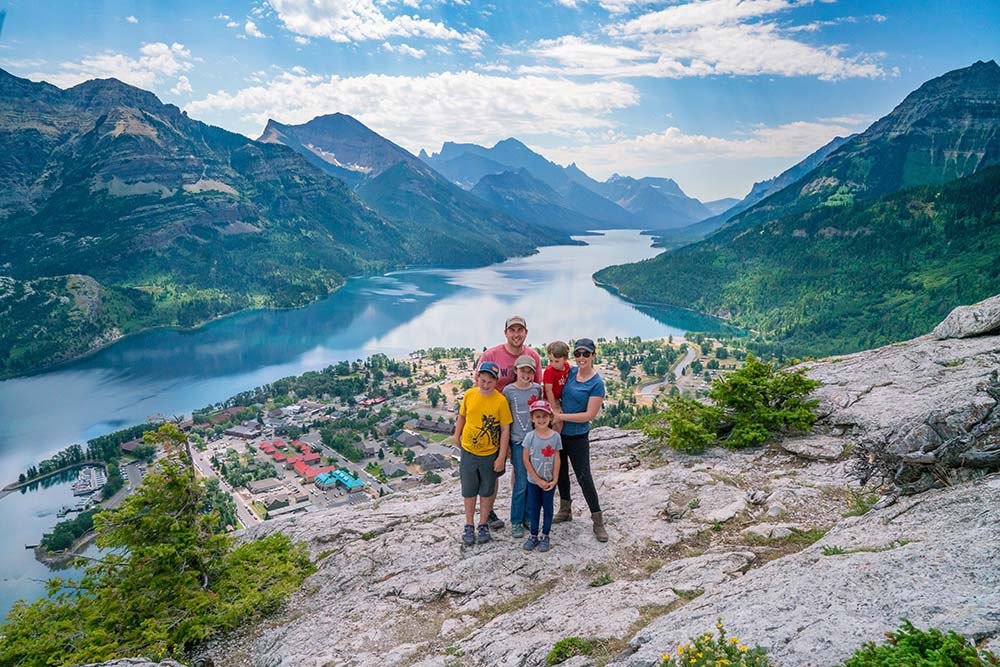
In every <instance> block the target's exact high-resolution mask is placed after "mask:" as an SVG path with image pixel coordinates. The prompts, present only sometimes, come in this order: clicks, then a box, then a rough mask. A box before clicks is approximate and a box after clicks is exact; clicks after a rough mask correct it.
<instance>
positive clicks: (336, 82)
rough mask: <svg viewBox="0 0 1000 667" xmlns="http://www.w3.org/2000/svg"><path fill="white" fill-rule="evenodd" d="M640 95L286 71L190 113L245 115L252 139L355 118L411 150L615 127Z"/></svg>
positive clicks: (471, 77) (504, 80)
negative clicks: (271, 127) (283, 127)
mask: <svg viewBox="0 0 1000 667" xmlns="http://www.w3.org/2000/svg"><path fill="white" fill-rule="evenodd" d="M638 102H639V94H638V91H637V90H636V89H635V88H634V87H633V86H631V85H628V84H625V83H622V82H614V81H604V82H593V83H577V82H573V81H568V80H565V79H546V78H541V77H520V78H508V77H500V76H493V75H489V74H483V73H479V72H469V71H463V72H444V73H440V74H431V75H427V76H386V75H380V74H368V75H365V76H357V77H339V76H321V75H316V74H312V75H305V76H303V75H297V74H294V73H291V72H283V73H281V74H279V75H277V76H275V77H274V78H272V79H271V80H269V81H268V82H267V83H266V84H263V85H254V86H250V87H246V88H243V89H242V90H238V91H236V92H232V93H230V92H225V91H219V92H218V93H215V94H211V95H208V96H207V97H205V98H203V99H201V100H197V101H194V102H191V103H190V104H188V105H187V107H186V108H187V111H188V112H189V113H191V114H192V115H195V116H199V117H207V118H208V119H210V120H213V121H216V122H219V121H221V120H222V119H229V120H230V122H229V124H230V125H231V124H232V123H231V119H232V118H233V117H234V116H236V117H239V118H240V119H241V120H242V121H243V122H244V123H245V124H246V126H247V130H248V134H253V133H254V132H255V131H259V128H260V127H263V125H264V123H265V122H266V121H267V119H268V118H276V119H278V120H280V121H282V122H286V123H303V122H306V121H308V120H310V119H312V118H314V117H315V116H319V115H322V114H328V113H332V112H335V111H340V112H343V113H348V114H351V115H352V116H355V117H357V118H358V119H359V120H361V121H362V122H363V123H365V124H366V125H368V126H369V127H371V128H372V129H374V130H375V131H376V132H379V133H381V134H383V135H385V136H387V137H389V138H391V139H392V140H393V141H395V142H397V143H399V144H401V145H403V146H405V147H407V148H409V149H411V150H414V151H416V150H419V149H420V148H422V147H434V146H438V145H440V143H441V142H442V141H444V140H456V141H476V142H494V141H497V140H499V139H502V138H506V137H509V136H532V135H534V136H537V135H542V134H551V135H556V136H564V137H569V136H574V135H575V134H576V133H578V132H596V131H603V130H608V129H611V128H613V127H614V126H615V123H614V122H613V121H612V120H610V118H609V116H610V115H611V114H612V113H613V112H614V111H616V110H618V109H622V108H626V107H632V106H635V105H636V104H638Z"/></svg>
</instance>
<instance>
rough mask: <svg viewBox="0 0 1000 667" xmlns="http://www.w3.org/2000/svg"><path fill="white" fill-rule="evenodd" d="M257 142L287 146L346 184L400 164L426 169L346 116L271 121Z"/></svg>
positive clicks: (341, 114)
mask: <svg viewBox="0 0 1000 667" xmlns="http://www.w3.org/2000/svg"><path fill="white" fill-rule="evenodd" d="M258 140H259V141H263V142H267V143H281V144H285V145H287V146H289V147H290V148H292V149H293V150H295V151H296V152H298V153H301V154H302V155H304V156H305V157H306V158H308V159H309V161H310V162H312V163H313V164H315V165H316V166H319V167H321V168H323V169H324V170H326V171H328V172H329V173H331V174H333V175H334V176H336V177H338V178H342V179H344V180H347V181H350V180H351V178H352V177H351V175H350V173H349V172H355V173H356V174H358V175H369V176H377V175H378V174H381V173H382V172H383V171H385V170H386V169H388V168H390V167H392V166H393V165H395V164H396V163H398V162H407V163H409V164H411V165H413V166H414V167H415V168H417V169H418V170H425V169H426V167H425V166H424V164H423V162H421V161H420V160H418V159H417V158H416V157H414V155H413V154H412V153H410V152H409V151H407V150H406V149H404V148H402V147H400V146H398V145H396V144H394V143H393V142H391V141H389V140H388V139H386V138H385V137H383V136H381V135H380V134H378V133H377V132H375V131H373V130H372V129H370V128H369V127H367V126H366V125H365V124H364V123H362V122H361V121H359V120H358V119H356V118H354V117H353V116H349V115H347V114H344V113H331V114H326V115H323V116H317V117H316V118H313V119H312V120H310V121H309V122H307V123H303V124H301V125H288V124H283V123H278V122H276V121H273V120H269V121H268V124H267V126H266V127H265V128H264V132H263V133H262V134H261V136H260V138H259V139H258ZM355 178H357V176H355Z"/></svg>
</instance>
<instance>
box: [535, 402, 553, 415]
mask: <svg viewBox="0 0 1000 667" xmlns="http://www.w3.org/2000/svg"><path fill="white" fill-rule="evenodd" d="M535 410H541V411H542V412H546V413H548V414H550V415H551V414H552V406H551V405H549V402H548V401H544V400H542V399H538V400H537V401H535V402H534V403H532V404H531V406H530V407H529V411H530V412H534V411H535Z"/></svg>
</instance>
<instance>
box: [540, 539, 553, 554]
mask: <svg viewBox="0 0 1000 667" xmlns="http://www.w3.org/2000/svg"><path fill="white" fill-rule="evenodd" d="M551 546H552V545H551V544H550V543H549V536H548V535H542V539H540V540H538V550H539V551H548V550H549V548H550V547H551Z"/></svg>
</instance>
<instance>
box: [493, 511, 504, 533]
mask: <svg viewBox="0 0 1000 667" xmlns="http://www.w3.org/2000/svg"><path fill="white" fill-rule="evenodd" d="M488 523H489V524H490V529H492V530H503V527H504V526H506V525H507V524H505V523H504V522H503V519H501V518H500V517H498V516H497V513H496V512H494V511H493V510H490V517H489V520H488Z"/></svg>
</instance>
